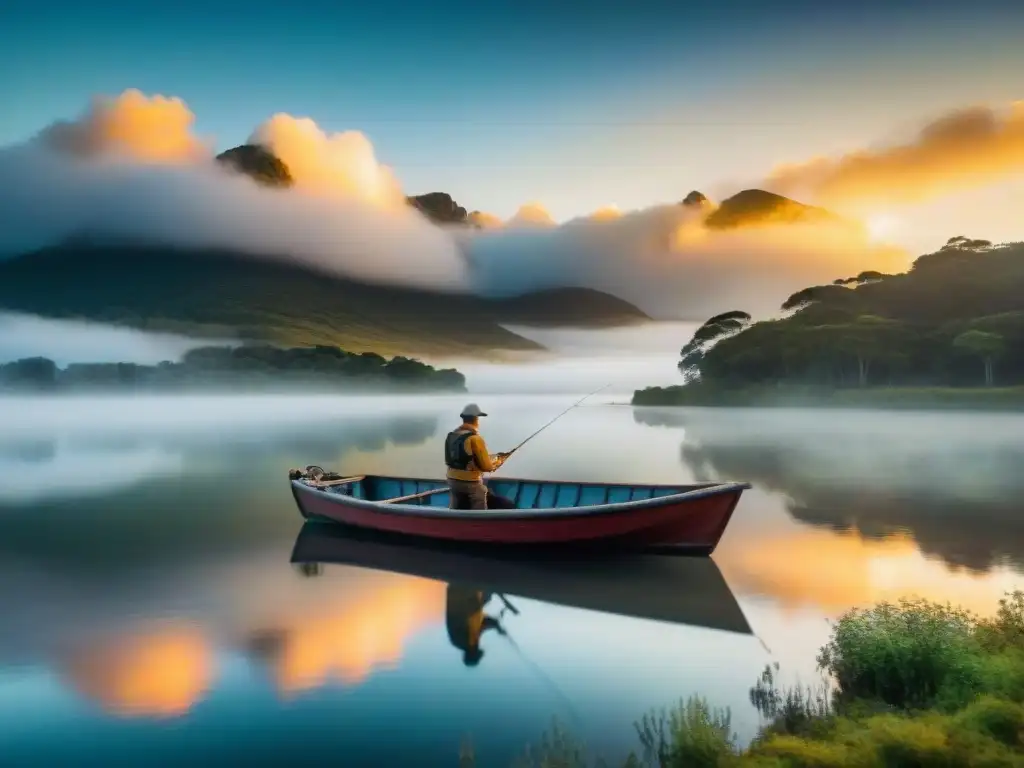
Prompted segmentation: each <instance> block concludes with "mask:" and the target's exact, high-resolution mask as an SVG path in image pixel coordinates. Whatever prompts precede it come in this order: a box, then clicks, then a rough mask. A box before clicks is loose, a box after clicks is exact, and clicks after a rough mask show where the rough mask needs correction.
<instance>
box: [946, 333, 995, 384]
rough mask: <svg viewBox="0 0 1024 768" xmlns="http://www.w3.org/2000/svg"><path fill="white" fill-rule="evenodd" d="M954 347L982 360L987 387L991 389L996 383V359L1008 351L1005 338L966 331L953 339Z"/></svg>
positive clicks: (992, 334)
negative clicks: (994, 371) (994, 373)
mask: <svg viewBox="0 0 1024 768" xmlns="http://www.w3.org/2000/svg"><path fill="white" fill-rule="evenodd" d="M953 346H954V347H956V348H957V349H963V350H965V351H967V352H970V353H971V354H973V355H977V356H978V357H980V358H981V360H982V362H983V363H984V364H985V386H986V387H991V386H992V383H993V381H994V376H993V372H992V371H993V367H994V364H995V359H996V358H997V357H999V356H1000V355H1002V354H1003V352H1004V351H1005V350H1006V342H1005V340H1004V339H1003V337H1002V336H1000V335H999V334H998V333H989V332H987V331H965V332H964V333H961V334H960V335H959V336H957V337H956V338H955V339H953Z"/></svg>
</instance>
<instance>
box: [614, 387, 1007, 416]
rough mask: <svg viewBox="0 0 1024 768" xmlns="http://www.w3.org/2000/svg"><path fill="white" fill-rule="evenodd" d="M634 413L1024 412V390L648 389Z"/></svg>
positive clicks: (639, 394) (636, 399)
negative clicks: (753, 410) (741, 410)
mask: <svg viewBox="0 0 1024 768" xmlns="http://www.w3.org/2000/svg"><path fill="white" fill-rule="evenodd" d="M630 405H632V406H634V407H660V408H665V407H678V408H684V407H694V408H806V409H818V410H857V409H871V410H892V411H921V410H927V411H934V410H942V411H977V412H984V411H999V412H1006V413H1016V412H1024V386H1017V387H991V388H984V387H977V388H959V387H871V388H866V389H838V390H820V389H805V388H773V389H767V388H763V387H758V388H748V389H710V388H704V387H700V386H694V385H680V386H674V387H647V388H645V389H638V390H636V391H635V392H634V393H633V397H632V399H631V401H630Z"/></svg>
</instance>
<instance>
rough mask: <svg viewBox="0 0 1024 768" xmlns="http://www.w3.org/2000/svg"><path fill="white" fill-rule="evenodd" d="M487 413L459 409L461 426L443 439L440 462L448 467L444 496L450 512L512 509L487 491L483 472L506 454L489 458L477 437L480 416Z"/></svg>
mask: <svg viewBox="0 0 1024 768" xmlns="http://www.w3.org/2000/svg"><path fill="white" fill-rule="evenodd" d="M486 415H487V414H486V413H484V412H483V411H481V410H480V406H479V405H477V404H476V403H470V404H469V405H467V406H466V407H465V408H463V409H462V414H461V416H462V426H461V427H459V428H458V429H456V430H455V431H454V432H449V433H448V436H447V437H446V438H445V440H444V463H445V464H446V465H447V466H448V487H449V488H450V489H451V490H450V493H449V494H448V497H449V504H448V506H449V507H450V508H451V509H515V506H516V505H515V502H514V501H512V500H511V499H508V498H506V497H504V496H499V495H498V494H496V493H494V492H493V491H491V489H490V488H488V487H487V485H486V484H485V483H484V480H483V474H484V472H494V471H495V470H496V469H498V467H500V466H501V465H502V464H504V463H505V461H506V460H507V459H508V457H509V456H510V455H511V454H509V453H497V454H494V455H491V454H489V453H488V452H487V444H486V443H485V442H484V438H483V436H482V435H481V434H480V430H479V424H480V417H481V416H486Z"/></svg>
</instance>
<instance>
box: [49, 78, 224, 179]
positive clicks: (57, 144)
mask: <svg viewBox="0 0 1024 768" xmlns="http://www.w3.org/2000/svg"><path fill="white" fill-rule="evenodd" d="M194 122H195V115H193V114H192V111H191V110H190V109H189V108H188V106H187V105H186V104H185V102H183V101H182V100H181V99H179V98H167V97H165V96H160V95H157V96H153V97H148V96H146V95H145V94H143V93H141V92H140V91H137V90H135V89H129V90H126V91H124V92H123V93H122V94H121V95H120V96H117V97H115V98H110V97H105V96H100V97H96V98H94V99H93V101H92V104H91V105H90V106H89V108H88V109H87V110H86V111H85V113H84V114H83V115H82V116H81V117H80V118H79V119H78V120H75V121H71V122H58V123H54V124H53V125H51V126H50V127H48V128H46V129H45V130H44V131H42V133H41V134H40V136H39V138H40V140H41V141H43V142H44V143H46V144H48V145H49V146H51V147H53V148H55V149H59V150H62V151H66V152H70V153H72V154H77V155H83V156H93V155H103V154H113V155H120V156H123V157H127V158H130V159H132V160H136V161H140V162H148V163H182V162H186V163H189V162H196V161H201V160H205V159H209V157H210V156H211V154H212V149H211V145H209V144H208V143H206V142H204V141H202V140H200V139H199V138H197V137H196V136H195V135H193V133H192V125H193V123H194Z"/></svg>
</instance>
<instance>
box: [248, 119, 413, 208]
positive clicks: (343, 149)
mask: <svg viewBox="0 0 1024 768" xmlns="http://www.w3.org/2000/svg"><path fill="white" fill-rule="evenodd" d="M249 142H250V143H253V144H262V145H263V146H265V147H267V148H268V149H269V150H270V151H271V152H273V153H274V154H275V155H277V156H278V157H279V158H280V159H281V160H282V161H284V163H285V165H287V166H288V169H289V170H290V171H291V174H292V177H293V178H294V179H295V186H296V187H297V188H299V189H305V190H308V191H311V192H314V193H319V194H327V195H331V196H341V197H347V198H357V199H361V200H364V201H366V202H370V203H374V204H376V205H380V206H382V207H391V208H401V209H404V207H405V206H406V202H405V196H404V195H403V193H402V187H401V185H400V184H399V183H398V179H397V178H396V177H395V175H394V173H393V171H392V170H391V169H390V168H388V167H387V166H385V165H381V164H380V163H379V162H378V160H377V156H376V153H375V152H374V149H373V144H372V143H371V142H370V140H369V139H368V138H367V137H366V135H365V134H363V133H361V132H359V131H344V132H342V133H332V134H327V133H325V132H324V131H322V130H321V129H320V127H319V126H318V125H317V124H316V123H315V122H314V121H313V120H311V119H310V118H308V117H292V116H291V115H286V114H282V113H279V114H276V115H274V116H273V117H271V118H270V119H269V120H267V121H266V122H264V123H262V124H261V125H260V126H258V127H257V128H256V130H255V131H253V134H252V136H250V137H249Z"/></svg>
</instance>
